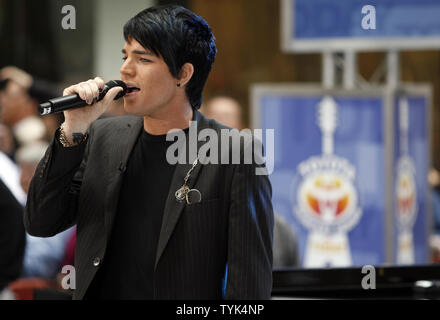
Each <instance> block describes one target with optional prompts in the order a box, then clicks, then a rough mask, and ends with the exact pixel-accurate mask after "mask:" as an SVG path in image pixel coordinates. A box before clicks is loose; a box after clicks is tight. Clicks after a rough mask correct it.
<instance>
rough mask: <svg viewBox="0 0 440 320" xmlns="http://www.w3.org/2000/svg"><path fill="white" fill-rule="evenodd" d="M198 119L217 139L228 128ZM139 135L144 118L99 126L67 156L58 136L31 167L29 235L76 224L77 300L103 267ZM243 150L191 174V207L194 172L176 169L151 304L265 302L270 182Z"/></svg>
mask: <svg viewBox="0 0 440 320" xmlns="http://www.w3.org/2000/svg"><path fill="white" fill-rule="evenodd" d="M194 120H195V121H197V131H198V132H200V130H203V129H204V128H211V129H214V130H216V131H217V132H218V133H219V134H218V136H219V137H220V136H221V135H220V130H221V129H223V128H227V127H224V126H222V125H221V124H219V123H218V122H216V121H214V120H210V119H207V118H205V117H204V116H203V115H202V114H201V113H199V112H198V111H196V110H195V112H194ZM142 129H143V119H142V118H138V117H134V116H124V117H116V118H107V119H102V120H97V121H95V122H94V123H93V125H92V126H91V127H90V129H89V138H88V140H87V142H86V143H84V144H82V145H80V146H76V147H71V148H63V147H62V146H61V145H60V144H59V142H58V140H57V135H56V136H55V138H54V140H53V141H52V143H51V145H50V146H49V148H48V150H47V151H46V154H45V156H44V157H43V159H42V160H41V161H40V163H39V165H38V167H37V170H36V173H35V176H34V178H33V180H32V182H31V185H30V190H29V194H28V201H27V206H26V209H25V215H24V223H25V227H26V229H27V231H28V232H29V233H30V234H31V235H34V236H43V237H47V236H52V235H55V234H57V233H59V232H61V231H63V230H66V229H67V228H69V227H71V226H72V225H75V224H76V225H77V242H76V248H75V270H76V290H75V291H74V294H73V299H82V298H83V297H84V295H85V293H86V292H87V289H88V287H89V285H90V283H91V281H92V280H93V278H94V276H95V274H96V272H97V270H98V269H99V268H100V266H101V265H102V263H103V261H105V253H106V246H107V243H108V241H109V238H110V234H111V231H112V226H113V221H114V216H115V213H116V209H117V204H118V195H119V191H120V187H121V184H122V178H123V175H124V171H125V170H124V168H125V164H126V163H127V161H128V158H129V156H130V152H131V150H132V148H133V146H134V144H135V142H136V138H137V137H138V135H139V133H140V130H142ZM186 139H188V137H186ZM187 142H188V141H187ZM55 144H59V145H57V146H55ZM202 144H203V143H202V142H200V141H199V142H198V148H200V146H202ZM240 146H241V147H242V148H241V149H240V150H241V153H242V154H241V161H240V163H239V164H199V165H197V166H196V167H195V168H194V170H193V171H192V173H191V177H190V179H189V181H188V185H189V187H190V188H196V189H198V190H200V192H201V194H202V201H201V202H199V203H196V204H190V205H188V204H187V203H186V202H185V201H184V202H179V201H177V200H176V198H175V192H176V190H178V189H179V188H180V187H181V186H182V185H183V180H184V178H185V175H186V174H187V172H188V170H189V169H190V168H191V167H192V163H188V164H176V169H175V171H174V175H173V178H172V181H171V184H170V189H169V192H168V197H167V200H166V203H165V209H164V212H163V219H162V226H161V230H160V236H159V241H158V247H157V255H156V260H155V268H154V298H155V299H222V298H226V299H269V298H270V295H271V289H272V238H273V209H272V204H271V195H272V189H271V185H270V182H269V179H268V177H267V176H266V175H256V174H255V168H256V164H255V163H252V164H244V163H243V161H242V160H243V150H244V142H243V139H241V140H240ZM231 148H232V145H231V146H230V149H231ZM230 151H231V150H230ZM230 154H231V152H230ZM229 163H231V162H229ZM123 265H124V262H123V261H121V272H123ZM225 285H226V286H225Z"/></svg>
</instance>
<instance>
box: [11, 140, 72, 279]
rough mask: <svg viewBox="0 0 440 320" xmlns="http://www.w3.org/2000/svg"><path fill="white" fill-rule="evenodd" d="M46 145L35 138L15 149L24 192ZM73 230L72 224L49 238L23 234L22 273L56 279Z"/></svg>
mask: <svg viewBox="0 0 440 320" xmlns="http://www.w3.org/2000/svg"><path fill="white" fill-rule="evenodd" d="M48 147H49V144H48V143H47V142H45V141H35V142H32V143H28V144H26V145H25V146H23V147H21V148H19V149H18V150H17V154H16V159H17V163H18V165H19V166H20V169H21V177H20V183H21V186H22V188H23V190H24V191H25V192H26V193H27V192H28V191H29V184H30V183H31V180H32V177H33V176H34V173H35V169H36V168H37V165H38V162H39V161H40V160H41V159H42V158H43V156H44V153H45V152H46V150H47V148H48ZM73 233H74V227H72V228H70V229H68V230H66V231H64V232H61V233H59V234H57V235H55V236H53V237H48V238H41V237H33V236H31V235H29V234H26V250H25V255H24V261H23V263H24V264H23V272H22V275H21V276H22V277H41V278H45V279H52V280H55V278H56V275H57V274H58V273H59V272H60V271H61V268H62V261H63V259H64V258H65V256H66V246H67V243H68V240H69V239H70V238H71V237H72V234H73Z"/></svg>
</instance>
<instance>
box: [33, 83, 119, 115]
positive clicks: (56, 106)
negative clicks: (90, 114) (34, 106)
mask: <svg viewBox="0 0 440 320" xmlns="http://www.w3.org/2000/svg"><path fill="white" fill-rule="evenodd" d="M111 88H112V87H111V86H108V85H107V84H105V85H104V89H99V91H100V94H99V97H98V99H97V100H96V101H94V102H93V103H96V102H98V101H101V100H102V99H104V96H105V95H106V94H107V91H108V90H110V89H111ZM120 97H121V95H120V94H118V95H117V96H116V97H115V99H114V100H116V99H118V98H120ZM85 106H88V104H87V102H86V101H84V100H82V99H81V98H80V97H79V95H78V94H77V93H75V94H70V95H68V96H63V97H57V98H52V99H49V100H48V101H47V102H44V103H42V104H40V105H39V107H38V109H39V112H40V115H46V114H52V113H57V112H61V111H64V110H68V109H74V108H80V107H85Z"/></svg>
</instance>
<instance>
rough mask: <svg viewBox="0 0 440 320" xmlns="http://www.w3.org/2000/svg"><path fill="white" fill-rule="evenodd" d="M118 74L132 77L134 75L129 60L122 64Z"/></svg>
mask: <svg viewBox="0 0 440 320" xmlns="http://www.w3.org/2000/svg"><path fill="white" fill-rule="evenodd" d="M119 72H120V73H121V76H133V75H134V68H133V66H132V65H131V62H130V58H127V59H126V60H125V61H124V63H123V64H122V66H121V69H119Z"/></svg>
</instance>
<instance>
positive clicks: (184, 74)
mask: <svg viewBox="0 0 440 320" xmlns="http://www.w3.org/2000/svg"><path fill="white" fill-rule="evenodd" d="M193 74H194V66H193V65H192V63H189V62H185V64H184V65H183V66H182V68H181V69H180V73H179V77H178V78H177V80H178V81H179V83H180V86H181V87H183V86H185V85H186V84H187V83H188V82H189V80H191V77H192V76H193Z"/></svg>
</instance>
